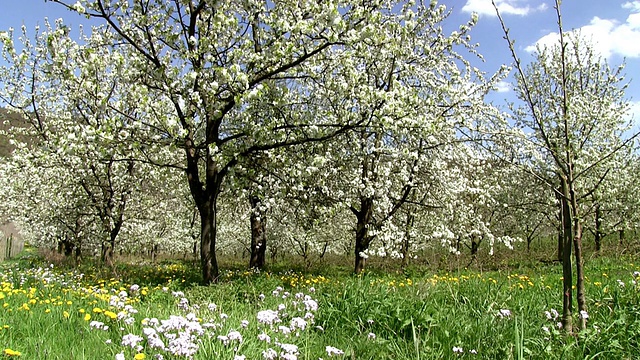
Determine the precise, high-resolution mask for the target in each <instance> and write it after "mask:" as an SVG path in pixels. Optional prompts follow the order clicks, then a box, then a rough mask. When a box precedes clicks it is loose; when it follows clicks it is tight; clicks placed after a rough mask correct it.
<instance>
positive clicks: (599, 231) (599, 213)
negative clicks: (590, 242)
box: [594, 204, 603, 253]
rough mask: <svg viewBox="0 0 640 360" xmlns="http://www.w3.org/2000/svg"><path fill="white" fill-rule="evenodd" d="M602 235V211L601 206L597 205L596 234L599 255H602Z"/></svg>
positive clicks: (595, 239)
mask: <svg viewBox="0 0 640 360" xmlns="http://www.w3.org/2000/svg"><path fill="white" fill-rule="evenodd" d="M602 235H603V233H602V210H601V209H600V204H598V205H596V231H595V234H594V241H595V243H596V252H597V253H600V252H601V250H602V238H603V236H602Z"/></svg>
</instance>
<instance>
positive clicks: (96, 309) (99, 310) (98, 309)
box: [93, 307, 102, 314]
mask: <svg viewBox="0 0 640 360" xmlns="http://www.w3.org/2000/svg"><path fill="white" fill-rule="evenodd" d="M93 312H94V313H96V314H100V313H101V312H102V309H100V308H99V307H95V308H93Z"/></svg>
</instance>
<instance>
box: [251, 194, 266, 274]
mask: <svg viewBox="0 0 640 360" xmlns="http://www.w3.org/2000/svg"><path fill="white" fill-rule="evenodd" d="M249 202H250V203H251V216H250V222H251V257H250V259H249V268H250V269H251V268H256V269H262V268H264V265H265V256H266V252H267V214H266V212H265V211H264V210H263V209H261V206H260V198H259V197H257V196H255V195H251V196H250V197H249Z"/></svg>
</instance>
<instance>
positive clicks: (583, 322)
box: [569, 167, 587, 330]
mask: <svg viewBox="0 0 640 360" xmlns="http://www.w3.org/2000/svg"><path fill="white" fill-rule="evenodd" d="M572 170H573V169H572V168H571V167H570V168H569V171H570V172H569V176H570V180H571V182H570V183H569V189H570V193H571V207H572V211H573V231H574V234H573V246H574V249H575V261H576V278H577V279H576V297H577V301H578V311H580V314H581V316H580V330H585V329H586V328H587V319H586V317H584V316H582V313H583V312H584V313H586V312H587V299H586V294H585V288H584V259H583V256H582V222H581V220H580V212H579V209H578V200H577V195H576V190H575V184H574V183H573V172H572Z"/></svg>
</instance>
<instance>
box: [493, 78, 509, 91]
mask: <svg viewBox="0 0 640 360" xmlns="http://www.w3.org/2000/svg"><path fill="white" fill-rule="evenodd" d="M494 90H495V91H496V92H499V93H506V92H509V91H511V84H510V83H508V82H506V81H499V82H498V83H497V84H496V86H495V87H494Z"/></svg>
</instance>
